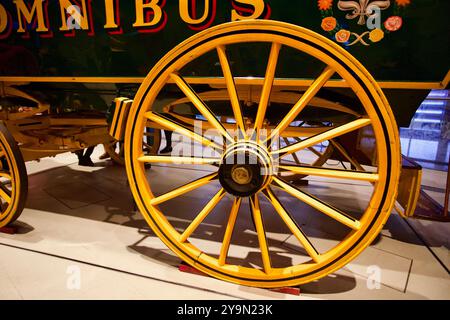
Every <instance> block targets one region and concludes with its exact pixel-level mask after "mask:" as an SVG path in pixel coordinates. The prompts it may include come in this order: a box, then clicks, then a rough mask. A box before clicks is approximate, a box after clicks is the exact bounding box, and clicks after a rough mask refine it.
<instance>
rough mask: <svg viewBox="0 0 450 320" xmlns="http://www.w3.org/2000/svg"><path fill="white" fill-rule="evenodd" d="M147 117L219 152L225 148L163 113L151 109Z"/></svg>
mask: <svg viewBox="0 0 450 320" xmlns="http://www.w3.org/2000/svg"><path fill="white" fill-rule="evenodd" d="M145 116H146V118H148V119H149V120H151V121H153V122H155V123H157V124H159V125H161V126H163V127H164V128H166V129H169V130H171V131H175V132H177V133H179V134H181V135H184V136H186V137H189V138H191V139H192V140H195V141H197V142H200V143H201V144H203V145H205V146H207V147H211V148H213V149H216V150H218V151H219V152H222V150H223V148H222V147H221V146H219V145H217V144H216V143H214V142H212V141H210V140H208V139H206V138H205V137H202V136H201V135H199V134H197V133H195V132H193V131H192V130H191V129H188V128H186V127H184V126H182V125H180V124H178V123H175V122H173V121H172V120H170V119H169V118H166V117H164V116H162V115H157V114H156V113H153V112H151V111H149V112H147V113H146V114H145Z"/></svg>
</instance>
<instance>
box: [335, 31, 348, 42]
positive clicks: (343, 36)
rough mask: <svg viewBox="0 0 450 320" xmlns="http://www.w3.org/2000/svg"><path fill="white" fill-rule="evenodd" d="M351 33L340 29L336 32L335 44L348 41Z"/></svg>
mask: <svg viewBox="0 0 450 320" xmlns="http://www.w3.org/2000/svg"><path fill="white" fill-rule="evenodd" d="M350 36H351V33H350V31H348V30H345V29H341V30H339V31H338V32H336V35H335V38H336V41H337V42H340V43H345V42H347V41H348V39H350Z"/></svg>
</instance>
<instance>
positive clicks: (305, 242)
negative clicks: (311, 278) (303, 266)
mask: <svg viewBox="0 0 450 320" xmlns="http://www.w3.org/2000/svg"><path fill="white" fill-rule="evenodd" d="M264 195H265V196H266V197H267V199H269V201H270V202H271V203H272V205H273V207H274V208H275V210H276V211H277V212H278V214H279V215H280V217H281V219H283V221H284V223H285V224H286V225H287V226H288V228H289V230H291V232H292V234H293V235H294V236H295V237H296V238H297V240H298V241H299V242H300V243H301V244H302V246H303V248H305V250H306V252H307V253H308V254H309V256H310V257H311V258H312V259H313V260H314V262H319V261H320V254H319V252H317V250H316V248H314V246H313V244H312V243H311V242H310V241H309V239H308V238H307V237H306V235H305V234H304V233H303V231H302V229H301V228H300V226H298V224H297V223H296V222H295V220H294V219H293V218H292V216H291V215H290V214H289V213H288V212H287V211H286V209H285V208H284V207H283V205H282V204H281V202H280V201H279V200H278V198H277V197H276V196H275V194H274V193H273V192H272V190H271V189H270V187H269V188H266V190H265V191H264Z"/></svg>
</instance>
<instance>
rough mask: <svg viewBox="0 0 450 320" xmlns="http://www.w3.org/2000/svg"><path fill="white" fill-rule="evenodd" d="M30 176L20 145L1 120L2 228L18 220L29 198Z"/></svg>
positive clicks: (0, 224)
mask: <svg viewBox="0 0 450 320" xmlns="http://www.w3.org/2000/svg"><path fill="white" fill-rule="evenodd" d="M27 191H28V176H27V169H26V167H25V162H24V161H23V157H22V153H21V152H20V149H19V146H18V145H17V143H16V141H15V140H14V138H13V136H12V135H11V133H10V132H9V131H8V129H7V128H6V127H5V125H4V124H3V123H2V122H0V203H1V205H0V228H2V227H4V226H7V225H8V224H10V223H12V222H14V221H15V220H17V218H18V217H19V216H20V214H21V213H22V211H23V208H24V206H25V201H26V200H27Z"/></svg>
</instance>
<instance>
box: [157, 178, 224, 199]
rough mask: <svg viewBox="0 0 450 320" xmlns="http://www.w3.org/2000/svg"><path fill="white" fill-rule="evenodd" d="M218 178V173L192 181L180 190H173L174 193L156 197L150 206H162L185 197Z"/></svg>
mask: <svg viewBox="0 0 450 320" xmlns="http://www.w3.org/2000/svg"><path fill="white" fill-rule="evenodd" d="M216 177H217V173H213V174H210V175H208V176H206V177H203V178H200V179H197V180H195V181H192V182H190V183H188V184H185V185H184V186H181V187H179V188H177V189H175V190H172V191H170V192H168V193H166V194H163V195H161V196H159V197H156V198H154V199H152V200H150V204H151V205H152V206H156V205H158V204H161V203H163V202H166V201H169V200H171V199H173V198H176V197H179V196H181V195H183V194H185V193H188V192H190V191H192V190H195V189H197V188H200V187H202V186H204V185H206V184H208V183H210V182H211V181H212V180H214V179H215V178H216Z"/></svg>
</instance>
